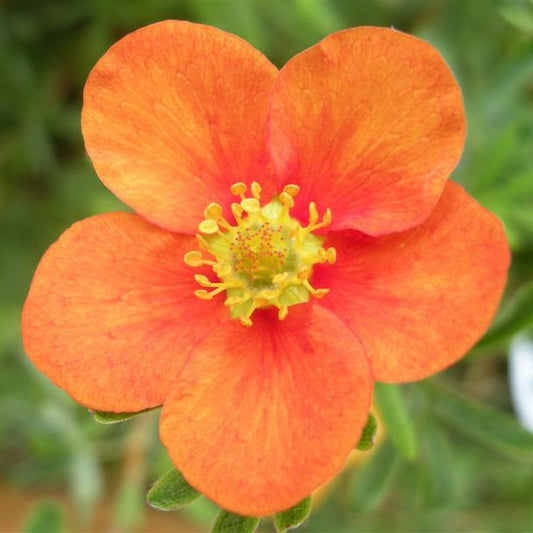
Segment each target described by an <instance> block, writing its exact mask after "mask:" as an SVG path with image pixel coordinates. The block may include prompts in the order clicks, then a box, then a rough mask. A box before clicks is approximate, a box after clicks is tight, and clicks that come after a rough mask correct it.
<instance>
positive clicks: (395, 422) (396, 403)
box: [375, 383, 418, 461]
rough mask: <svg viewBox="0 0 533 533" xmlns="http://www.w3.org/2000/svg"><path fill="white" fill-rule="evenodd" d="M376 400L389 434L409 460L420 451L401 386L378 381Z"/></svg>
mask: <svg viewBox="0 0 533 533" xmlns="http://www.w3.org/2000/svg"><path fill="white" fill-rule="evenodd" d="M375 394H376V402H377V406H378V409H379V412H380V414H381V418H382V420H383V424H384V426H385V427H386V428H387V434H388V435H389V436H390V439H391V440H392V442H393V443H394V445H395V446H396V448H397V449H398V451H399V452H400V453H401V454H402V455H403V456H404V457H405V458H406V459H408V460H409V461H411V460H413V459H414V458H415V457H416V455H417V453H418V443H417V440H416V433H415V429H414V426H413V424H412V422H411V418H410V416H409V412H408V410H407V406H406V405H405V400H404V398H403V396H402V393H401V391H400V388H399V386H397V385H386V384H384V383H376V386H375Z"/></svg>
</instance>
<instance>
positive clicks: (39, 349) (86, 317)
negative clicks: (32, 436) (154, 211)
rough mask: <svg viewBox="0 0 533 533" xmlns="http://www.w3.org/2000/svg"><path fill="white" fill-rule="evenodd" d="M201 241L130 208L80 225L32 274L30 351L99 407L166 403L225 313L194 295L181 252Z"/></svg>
mask: <svg viewBox="0 0 533 533" xmlns="http://www.w3.org/2000/svg"><path fill="white" fill-rule="evenodd" d="M195 246H196V243H195V239H194V238H193V237H188V236H182V235H178V234H173V233H170V232H167V231H165V230H161V229H159V228H157V227H156V226H152V225H151V224H148V223H147V222H145V221H144V220H143V219H141V218H140V217H138V216H137V215H133V214H127V213H112V214H106V215H100V216H96V217H93V218H89V219H86V220H83V221H81V222H78V223H77V224H74V225H73V226H72V227H71V228H70V229H68V230H67V231H66V232H65V233H63V235H62V236H61V237H60V238H59V240H58V241H57V242H56V243H55V244H53V245H52V246H51V247H50V248H49V250H48V251H47V252H46V254H45V255H44V257H43V259H42V260H41V263H40V264H39V266H38V268H37V271H36V273H35V277H34V279H33V282H32V285H31V288H30V292H29V295H28V298H27V300H26V304H25V306H24V311H23V321H22V333H23V341H24V347H25V349H26V352H27V354H28V355H29V357H30V358H31V359H32V361H33V362H34V363H35V365H36V366H37V367H38V368H39V369H40V370H41V371H42V372H43V373H44V374H46V375H47V376H48V377H49V378H50V379H51V380H52V381H53V382H54V383H56V384H57V385H58V386H60V387H61V388H63V389H65V390H66V391H67V392H68V393H69V394H70V395H71V396H72V397H73V398H75V399H76V400H77V401H78V402H79V403H81V404H83V405H86V406H88V407H91V408H93V409H100V410H105V411H137V410H141V409H144V408H147V407H153V406H156V405H161V404H162V403H163V400H164V399H165V395H166V393H167V390H168V387H169V384H170V383H171V382H172V381H173V380H174V379H175V377H176V375H177V374H178V373H179V371H180V370H181V367H182V366H183V364H184V361H185V358H186V355H187V353H188V351H189V350H190V348H191V347H192V346H194V345H195V344H196V343H197V342H198V341H199V339H200V338H202V336H203V335H205V332H206V331H208V327H209V324H210V323H215V320H216V313H217V312H218V311H219V310H220V311H222V312H226V309H225V308H224V307H223V305H218V304H217V303H216V302H215V301H211V302H205V301H201V300H199V299H198V298H196V297H195V296H194V295H193V291H194V290H195V289H197V288H198V285H197V283H196V282H195V281H194V278H193V272H192V269H190V268H189V267H187V266H186V265H184V263H183V254H184V252H185V251H187V250H189V249H191V248H194V247H195Z"/></svg>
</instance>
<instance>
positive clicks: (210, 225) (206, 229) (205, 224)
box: [198, 218, 219, 235]
mask: <svg viewBox="0 0 533 533" xmlns="http://www.w3.org/2000/svg"><path fill="white" fill-rule="evenodd" d="M198 229H199V230H200V231H201V232H202V233H204V234H205V235H213V234H215V233H217V232H218V231H219V229H218V224H217V222H216V220H213V219H212V218H208V219H206V220H202V222H200V224H198Z"/></svg>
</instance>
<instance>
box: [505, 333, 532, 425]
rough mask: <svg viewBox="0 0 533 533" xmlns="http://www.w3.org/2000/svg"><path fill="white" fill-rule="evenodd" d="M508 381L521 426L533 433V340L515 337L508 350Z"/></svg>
mask: <svg viewBox="0 0 533 533" xmlns="http://www.w3.org/2000/svg"><path fill="white" fill-rule="evenodd" d="M509 355H510V357H509V381H510V385H511V395H512V398H513V404H514V408H515V411H516V414H517V415H518V418H519V419H520V422H522V425H523V426H524V427H525V428H526V429H527V430H529V431H531V432H532V433H533V339H530V338H527V337H522V336H519V337H515V339H514V340H513V342H512V343H511V346H510V348H509Z"/></svg>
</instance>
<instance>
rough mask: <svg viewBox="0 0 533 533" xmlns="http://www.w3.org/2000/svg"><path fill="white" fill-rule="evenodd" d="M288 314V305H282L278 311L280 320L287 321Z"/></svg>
mask: <svg viewBox="0 0 533 533" xmlns="http://www.w3.org/2000/svg"><path fill="white" fill-rule="evenodd" d="M288 314H289V308H288V307H287V306H286V305H282V306H281V307H280V308H279V311H278V319H279V320H285V318H287V315H288Z"/></svg>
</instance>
